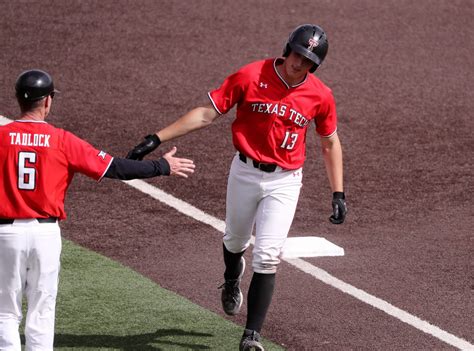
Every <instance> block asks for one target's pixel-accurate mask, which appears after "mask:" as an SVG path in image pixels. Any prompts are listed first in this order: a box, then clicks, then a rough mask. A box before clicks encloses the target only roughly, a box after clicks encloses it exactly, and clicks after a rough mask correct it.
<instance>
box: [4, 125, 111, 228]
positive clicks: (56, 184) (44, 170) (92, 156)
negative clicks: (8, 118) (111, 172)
mask: <svg viewBox="0 0 474 351" xmlns="http://www.w3.org/2000/svg"><path fill="white" fill-rule="evenodd" d="M112 159H113V158H112V156H110V155H108V154H106V153H105V152H103V151H99V150H97V149H95V148H94V147H93V146H92V145H90V144H89V143H87V142H85V141H84V140H82V139H80V138H78V137H77V136H75V135H74V134H72V133H70V132H67V131H65V130H63V129H60V128H56V127H54V126H52V125H51V124H48V123H46V122H41V121H23V120H21V121H15V122H12V123H9V124H7V125H5V126H1V127H0V167H1V169H2V177H1V180H0V218H46V217H58V218H60V219H65V218H66V213H65V211H64V198H65V195H66V190H67V188H68V187H69V185H70V183H71V181H72V178H73V176H74V173H76V172H80V173H83V174H85V175H86V176H88V177H91V178H94V179H95V180H97V181H99V180H100V179H101V178H102V177H103V176H104V174H105V172H106V171H107V169H108V167H109V166H110V163H111V162H112Z"/></svg>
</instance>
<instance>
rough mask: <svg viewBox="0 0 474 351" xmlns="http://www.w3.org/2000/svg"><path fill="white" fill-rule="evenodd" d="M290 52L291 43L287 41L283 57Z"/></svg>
mask: <svg viewBox="0 0 474 351" xmlns="http://www.w3.org/2000/svg"><path fill="white" fill-rule="evenodd" d="M290 52H291V48H290V43H286V45H285V49H284V50H283V57H288V56H290Z"/></svg>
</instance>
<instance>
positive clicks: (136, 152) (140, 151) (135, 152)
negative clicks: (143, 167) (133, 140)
mask: <svg viewBox="0 0 474 351" xmlns="http://www.w3.org/2000/svg"><path fill="white" fill-rule="evenodd" d="M160 144H161V140H160V138H158V135H156V134H150V135H147V136H146V137H145V140H143V141H142V142H141V143H140V144H138V145H137V146H135V147H134V148H133V149H132V150H130V151H129V152H128V154H127V158H129V159H131V160H143V157H145V156H146V155H148V154H149V153H150V152H152V151H153V150H155V149H156V148H157V147H158V146H160Z"/></svg>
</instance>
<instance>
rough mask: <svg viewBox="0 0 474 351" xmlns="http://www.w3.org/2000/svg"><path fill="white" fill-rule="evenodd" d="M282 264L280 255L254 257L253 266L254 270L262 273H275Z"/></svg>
mask: <svg viewBox="0 0 474 351" xmlns="http://www.w3.org/2000/svg"><path fill="white" fill-rule="evenodd" d="M279 264H280V260H279V259H278V257H268V258H265V259H258V258H255V257H254V259H253V262H252V267H253V271H254V272H257V273H261V274H274V273H276V271H277V267H278V265H279Z"/></svg>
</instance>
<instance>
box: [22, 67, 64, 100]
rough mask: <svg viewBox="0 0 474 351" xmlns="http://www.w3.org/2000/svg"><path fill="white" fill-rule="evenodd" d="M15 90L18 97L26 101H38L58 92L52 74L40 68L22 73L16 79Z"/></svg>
mask: <svg viewBox="0 0 474 351" xmlns="http://www.w3.org/2000/svg"><path fill="white" fill-rule="evenodd" d="M15 90H16V96H17V98H18V99H21V100H24V101H37V100H40V99H42V98H45V97H46V96H48V95H51V94H52V93H54V92H57V90H55V89H54V84H53V79H52V78H51V76H50V75H49V74H48V73H46V72H45V71H42V70H39V69H32V70H28V71H25V72H23V73H21V74H20V75H19V76H18V78H17V80H16V84H15Z"/></svg>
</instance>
